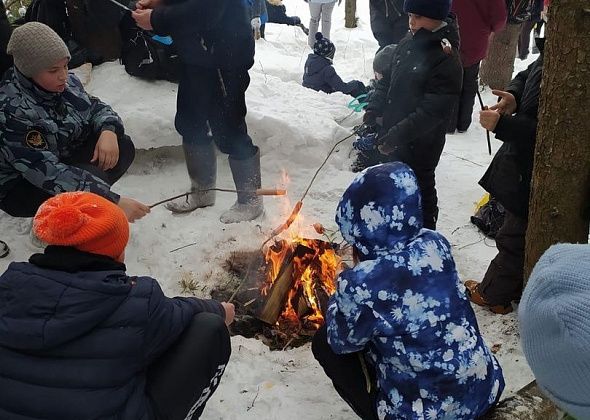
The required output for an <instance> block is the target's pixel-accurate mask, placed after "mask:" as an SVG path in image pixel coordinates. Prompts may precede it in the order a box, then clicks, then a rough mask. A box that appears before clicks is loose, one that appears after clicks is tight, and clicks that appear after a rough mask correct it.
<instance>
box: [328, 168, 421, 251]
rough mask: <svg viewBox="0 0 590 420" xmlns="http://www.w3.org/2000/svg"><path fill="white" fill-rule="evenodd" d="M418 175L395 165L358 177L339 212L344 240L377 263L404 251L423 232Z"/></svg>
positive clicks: (346, 193)
mask: <svg viewBox="0 0 590 420" xmlns="http://www.w3.org/2000/svg"><path fill="white" fill-rule="evenodd" d="M420 201H421V198H420V192H419V189H418V182H417V180H416V175H414V172H413V171H412V169H410V167H409V166H407V165H406V164H404V163H401V162H391V163H386V164H383V165H377V166H372V167H370V168H367V169H365V170H364V171H362V172H361V173H359V174H358V175H357V177H356V178H355V179H354V180H353V181H352V184H350V186H349V187H348V188H347V189H346V191H345V192H344V195H343V196H342V199H341V200H340V202H339V203H338V208H337V210H336V223H337V224H338V226H339V227H340V232H341V233H342V237H343V238H344V239H345V240H346V241H347V242H348V243H350V244H351V245H354V247H355V248H356V249H357V250H358V251H359V252H360V253H361V259H362V260H367V259H375V258H377V257H380V256H385V255H387V254H389V253H391V252H395V251H397V250H400V249H402V248H403V247H404V246H405V245H406V244H407V243H408V242H409V241H411V240H412V239H413V238H415V237H416V236H417V235H418V233H419V232H420V230H421V229H422V206H421V202H420Z"/></svg>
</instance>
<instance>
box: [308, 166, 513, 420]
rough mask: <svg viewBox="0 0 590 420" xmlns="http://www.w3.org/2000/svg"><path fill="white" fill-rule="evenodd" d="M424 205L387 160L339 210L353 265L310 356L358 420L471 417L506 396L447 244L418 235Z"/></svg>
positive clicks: (363, 176)
mask: <svg viewBox="0 0 590 420" xmlns="http://www.w3.org/2000/svg"><path fill="white" fill-rule="evenodd" d="M420 200H421V198H420V192H419V188H418V183H417V180H416V176H415V175H414V173H413V171H412V170H411V169H410V168H409V167H408V166H407V165H405V164H403V163H401V162H392V163H386V164H383V165H379V166H373V167H371V168H368V169H366V170H365V171H363V172H362V173H360V174H359V175H357V177H356V178H355V180H354V181H353V182H352V184H351V185H350V186H349V187H348V189H347V190H346V191H345V193H344V195H343V197H342V199H341V200H340V203H339V204H338V209H337V213H336V222H337V223H338V225H339V227H340V231H341V233H342V236H343V237H344V239H345V240H346V241H347V242H348V243H350V244H351V245H352V246H353V252H354V255H355V260H356V261H358V262H357V264H356V266H355V267H354V268H352V269H348V270H345V271H343V272H342V273H341V274H340V276H339V278H338V284H337V288H336V293H335V294H334V295H333V296H332V297H331V298H330V301H329V305H328V311H327V314H326V326H324V327H323V328H322V329H320V330H319V331H318V333H317V334H316V336H315V337H314V340H313V345H312V350H313V353H314V356H315V358H316V359H317V360H318V361H319V362H320V364H321V365H322V367H323V368H324V371H325V372H326V374H327V375H328V376H329V377H330V378H331V379H332V381H333V383H334V387H335V388H336V390H337V391H338V393H339V394H340V395H341V396H342V398H343V399H344V400H345V401H346V402H347V403H348V404H349V405H350V406H351V407H352V408H353V409H354V411H355V412H356V413H357V414H358V415H359V416H360V417H361V418H363V419H376V418H378V419H404V420H407V419H424V418H427V419H442V418H449V419H450V418H452V419H475V418H477V417H480V416H481V415H483V414H484V413H485V412H487V411H488V410H489V409H490V408H491V407H492V406H493V405H494V404H495V403H496V402H497V401H498V399H499V397H500V395H501V393H502V390H503V389H504V379H503V376H502V370H501V368H500V366H499V365H498V362H497V361H496V359H495V358H494V356H493V355H492V354H491V352H490V350H489V349H488V348H487V347H486V345H485V343H484V341H483V338H482V337H481V334H480V332H479V328H478V325H477V321H476V319H475V314H474V313H473V309H472V308H471V306H470V304H469V300H468V299H467V298H466V296H465V288H464V287H463V286H462V284H461V282H460V281H459V277H458V275H457V271H456V269H455V263H454V261H453V257H452V255H451V246H450V244H449V243H448V242H447V240H446V239H445V238H444V237H443V236H442V235H440V234H439V233H437V232H435V231H432V230H429V229H424V228H422V209H421V204H420ZM364 372H367V373H368V372H370V373H369V375H368V376H369V377H372V376H374V377H375V378H376V380H373V379H372V378H371V379H369V378H367V375H366V374H364Z"/></svg>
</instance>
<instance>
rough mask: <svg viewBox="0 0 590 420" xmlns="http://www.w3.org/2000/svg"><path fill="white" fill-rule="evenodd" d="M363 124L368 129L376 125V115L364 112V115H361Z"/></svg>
mask: <svg viewBox="0 0 590 420" xmlns="http://www.w3.org/2000/svg"><path fill="white" fill-rule="evenodd" d="M363 122H364V123H365V124H366V125H368V126H369V127H375V126H376V125H377V114H376V113H375V111H371V110H369V111H365V115H363Z"/></svg>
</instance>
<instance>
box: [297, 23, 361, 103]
mask: <svg viewBox="0 0 590 420" xmlns="http://www.w3.org/2000/svg"><path fill="white" fill-rule="evenodd" d="M315 38H316V41H315V44H314V45H313V54H309V56H308V57H307V61H306V62H305V72H304V73H303V86H305V87H306V88H310V89H313V90H317V91H322V92H326V93H333V92H342V93H345V94H347V95H351V96H352V97H357V96H359V95H362V94H363V93H365V92H366V90H367V88H366V87H365V85H364V84H363V82H361V81H359V80H352V81H350V82H348V83H345V82H343V81H342V79H341V78H340V76H338V74H336V70H335V69H334V66H333V65H332V60H333V59H334V54H335V53H336V46H335V45H334V44H333V43H332V42H331V41H330V40H329V39H328V38H324V36H323V35H322V33H321V32H318V33H316V34H315Z"/></svg>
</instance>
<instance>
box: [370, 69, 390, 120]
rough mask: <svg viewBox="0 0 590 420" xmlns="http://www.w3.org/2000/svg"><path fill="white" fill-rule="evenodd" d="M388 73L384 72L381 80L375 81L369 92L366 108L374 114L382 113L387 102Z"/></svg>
mask: <svg viewBox="0 0 590 420" xmlns="http://www.w3.org/2000/svg"><path fill="white" fill-rule="evenodd" d="M389 83H390V75H389V74H384V75H383V77H382V78H381V80H377V81H376V82H375V90H374V91H373V93H372V94H371V97H370V99H369V103H368V104H367V107H366V110H367V111H372V112H374V113H375V114H376V115H383V109H384V108H385V104H386V102H387V92H388V91H389Z"/></svg>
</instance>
